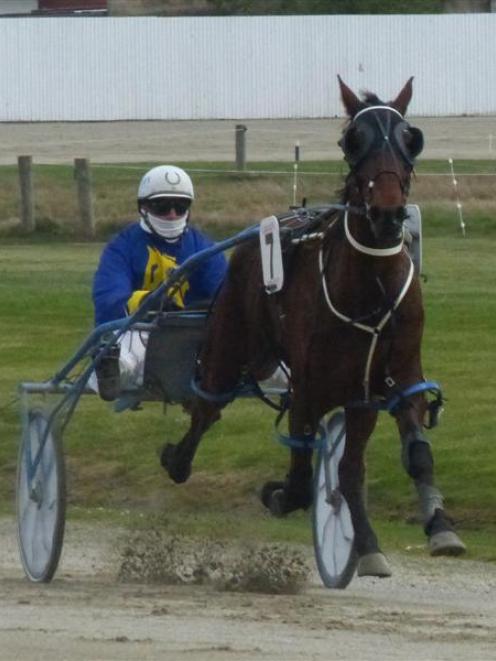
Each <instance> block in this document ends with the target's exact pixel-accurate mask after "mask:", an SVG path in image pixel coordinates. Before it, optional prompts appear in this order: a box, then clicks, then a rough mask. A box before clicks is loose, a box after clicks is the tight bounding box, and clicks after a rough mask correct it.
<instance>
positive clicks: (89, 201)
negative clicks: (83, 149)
mask: <svg viewBox="0 0 496 661" xmlns="http://www.w3.org/2000/svg"><path fill="white" fill-rule="evenodd" d="M74 178H75V180H76V184H77V192H78V202H79V221H80V226H81V229H82V230H83V234H84V236H85V238H87V239H93V238H94V236H95V215H94V212H93V194H92V190H91V171H90V162H89V160H88V159H87V158H75V159H74Z"/></svg>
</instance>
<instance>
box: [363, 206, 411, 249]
mask: <svg viewBox="0 0 496 661" xmlns="http://www.w3.org/2000/svg"><path fill="white" fill-rule="evenodd" d="M367 217H368V219H369V222H370V228H371V230H372V234H373V235H374V238H375V240H376V241H377V243H378V244H380V245H381V246H384V247H390V246H393V245H395V244H397V243H398V242H399V241H400V240H401V239H402V237H403V223H404V221H405V218H406V209H405V207H404V206H399V207H375V206H372V207H370V208H369V209H368V214H367Z"/></svg>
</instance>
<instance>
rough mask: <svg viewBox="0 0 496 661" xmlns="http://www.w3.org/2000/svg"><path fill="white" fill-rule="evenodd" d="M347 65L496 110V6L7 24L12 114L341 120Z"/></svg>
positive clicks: (426, 97)
mask: <svg viewBox="0 0 496 661" xmlns="http://www.w3.org/2000/svg"><path fill="white" fill-rule="evenodd" d="M338 73H339V74H340V75H341V76H342V78H343V79H344V80H345V82H346V83H347V84H349V85H350V86H351V87H352V88H353V89H354V90H358V89H370V90H372V91H374V92H376V93H377V94H378V95H379V96H381V97H383V98H384V99H385V100H387V99H390V98H392V97H394V96H395V95H396V94H397V93H398V91H399V90H400V88H401V87H402V85H403V84H404V82H405V81H406V80H407V79H408V78H409V76H411V75H414V76H415V82H414V85H415V92H414V98H413V102H412V104H411V107H410V113H409V114H410V115H417V116H443V115H463V114H493V113H496V14H445V15H416V16H413V15H408V16H401V15H389V16H342V15H341V16H279V17H276V16H272V17H194V18H190V17H188V18H182V17H172V18H152V17H146V18H4V19H0V121H92V120H100V121H103V120H124V119H136V120H138V119H139V120H144V119H241V118H244V119H257V118H303V117H308V118H316V117H333V116H340V115H342V106H341V102H340V99H339V90H338V85H337V80H336V74H338Z"/></svg>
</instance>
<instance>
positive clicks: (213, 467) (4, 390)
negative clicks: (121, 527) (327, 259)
mask: <svg viewBox="0 0 496 661" xmlns="http://www.w3.org/2000/svg"><path fill="white" fill-rule="evenodd" d="M270 166H271V167H276V166H277V167H280V166H278V165H277V164H270ZM431 166H432V168H435V167H436V166H435V164H431ZM467 167H469V165H467ZM479 167H484V165H480V164H479ZM126 172H127V171H126V170H124V169H116V170H114V169H113V168H109V171H108V172H106V174H105V176H106V177H107V179H105V181H106V184H105V186H106V187H107V188H106V189H105V186H104V181H103V180H102V181H101V182H100V184H99V185H101V186H102V190H104V189H105V190H107V196H108V201H107V204H108V208H109V209H110V208H114V207H116V206H118V205H117V204H115V201H116V200H117V199H118V200H121V196H120V192H121V191H126V196H127V197H128V198H129V197H131V199H132V198H133V196H134V189H133V186H131V179H132V180H133V182H135V180H136V172H133V174H132V177H129V175H128V174H125V173H126ZM119 173H120V175H119ZM7 174H8V172H7ZM0 176H6V171H5V170H4V171H0ZM9 176H10V175H9ZM47 176H48V175H47ZM99 176H102V177H103V175H99ZM114 176H115V178H116V180H118V182H117V183H116V184H115V190H112V189H111V187H110V184H109V182H110V181H113V179H112V178H113V177H114ZM119 176H122V178H123V181H122V182H121V181H120V180H119ZM233 177H234V180H236V179H237V180H239V175H233ZM256 181H257V180H256V178H255V180H254V181H253V182H252V183H250V186H253V190H257V191H258V192H260V189H259V186H257V184H256ZM64 183H65V185H67V186H69V179H67V180H65V181H64V180H61V182H60V185H61V187H63V185H64ZM259 183H260V182H259ZM230 190H231V194H234V190H235V189H234V188H232V189H230ZM211 194H212V195H214V191H213V190H212V191H211ZM223 194H226V193H225V192H224V193H223ZM266 194H267V193H266V192H264V195H266ZM122 195H124V193H122ZM429 195H431V198H432V195H433V192H432V191H431V193H429ZM269 198H270V194H269ZM431 198H429V199H431ZM222 199H223V198H222V196H221V200H222ZM264 199H265V200H266V201H265V215H267V213H268V212H269V211H271V210H277V209H278V207H277V205H275V208H274V205H272V206H270V205H269V202H267V198H264ZM429 199H427V201H426V205H425V209H424V228H425V235H426V239H425V243H424V271H425V275H426V277H427V279H426V281H425V282H424V284H423V290H424V295H425V303H426V312H427V324H426V333H425V342H424V371H425V375H426V377H428V378H432V379H435V380H437V381H439V382H440V383H441V385H442V386H443V389H444V391H445V395H446V397H447V399H448V401H447V406H446V412H445V414H444V416H443V418H442V422H441V425H440V427H439V428H437V429H436V430H434V431H433V432H431V434H430V435H431V438H432V440H433V446H434V456H435V461H436V468H437V475H438V483H439V485H440V487H441V488H442V490H443V492H444V494H445V496H446V503H447V506H448V508H449V510H450V512H451V513H452V514H453V515H454V517H455V519H456V520H457V521H458V523H459V526H460V528H461V530H462V533H463V536H464V538H465V539H466V540H468V542H469V543H470V544H471V557H478V558H485V559H492V560H496V552H495V551H494V549H495V548H496V544H495V543H496V525H495V521H494V503H495V500H496V488H495V484H496V481H495V473H496V445H495V443H494V439H493V434H492V425H493V422H494V413H493V410H494V402H495V399H496V398H495V388H494V385H493V384H494V328H495V320H496V296H495V295H494V294H495V285H494V282H495V280H494V252H495V247H496V223H495V221H494V219H493V218H494V214H493V215H492V216H491V213H490V212H488V211H487V209H488V208H491V207H492V204H493V203H492V201H490V204H489V203H487V204H486V205H485V206H484V204H483V200H478V199H476V198H475V197H474V200H473V201H472V204H473V205H474V206H473V209H476V210H475V211H474V210H472V212H471V214H470V215H468V216H467V219H466V220H467V227H468V232H467V236H466V237H465V238H463V237H462V236H461V235H460V233H459V230H458V227H457V218H456V215H455V214H454V212H453V211H452V210H451V211H450V210H449V208H448V206H447V205H440V206H435V205H434V204H433V203H432V204H430V203H429ZM121 202H122V200H121ZM5 203H6V202H5V199H4V200H3V201H2V199H1V196H0V209H1V208H2V205H5ZM213 203H214V201H213V199H212V205H213ZM476 204H479V205H480V206H479V207H477V206H476ZM218 208H219V214H221V215H222V214H226V213H227V212H226V211H225V209H224V207H222V204H221V202H218ZM283 209H284V206H282V207H281V210H283ZM254 217H255V218H256V217H257V216H256V215H255V216H254ZM254 217H252V218H251V219H250V220H253V218H254ZM240 222H241V220H240V219H237V224H239V223H240ZM1 223H2V221H0V225H1ZM205 224H208V222H207V221H205ZM222 227H223V226H222ZM226 234H229V232H228V231H226ZM100 250H101V244H97V243H74V242H69V241H63V242H55V241H53V240H50V241H49V240H46V237H45V239H44V240H43V237H42V236H41V235H38V236H37V237H36V239H35V240H34V241H33V240H28V239H22V240H19V239H16V238H15V237H10V238H9V240H8V241H6V242H4V244H3V245H2V246H0V269H1V278H0V309H1V311H2V312H1V315H0V365H1V371H0V509H1V510H2V511H4V512H8V511H12V503H13V498H14V490H15V464H16V450H17V443H18V438H19V423H18V402H17V401H16V386H17V384H18V383H19V382H20V381H22V380H43V379H45V378H47V377H49V376H51V375H52V374H53V373H54V371H55V370H56V369H57V368H58V367H59V366H61V365H62V364H63V363H64V362H65V361H66V360H67V358H68V357H69V356H70V355H71V354H72V353H73V351H74V350H75V349H76V348H77V346H78V345H79V344H80V342H81V341H82V340H83V339H84V338H85V337H86V335H87V334H88V332H89V331H90V329H91V327H92V309H91V302H90V287H91V278H92V273H93V271H94V269H95V266H96V263H97V260H98V256H99V253H100ZM273 422H274V414H273V412H272V411H271V410H269V409H267V408H266V407H264V406H263V404H261V403H259V402H256V401H252V400H249V401H238V402H235V403H234V404H233V405H232V406H231V407H229V408H228V409H226V411H225V413H224V417H223V420H222V421H221V422H220V423H218V424H217V425H216V426H214V428H213V429H212V430H211V431H209V432H208V434H207V435H206V437H205V439H204V443H203V445H202V446H201V448H200V450H199V453H198V456H197V460H196V462H195V466H194V474H193V476H192V478H191V480H190V481H189V482H188V483H187V484H186V485H182V486H176V485H173V484H171V483H170V481H169V480H168V479H167V478H166V476H165V474H164V473H163V471H162V469H161V468H160V466H159V463H158V459H157V453H158V449H159V448H160V446H161V445H162V444H163V443H164V441H165V440H166V439H167V440H169V439H170V440H172V441H176V440H178V439H179V438H180V436H181V433H182V431H183V430H184V429H185V425H186V418H185V416H184V415H183V413H182V412H181V410H180V409H179V408H178V407H169V408H168V410H167V412H166V415H165V416H164V414H163V410H162V408H161V406H159V405H158V404H151V403H149V404H145V405H144V407H143V410H141V411H136V412H126V413H122V414H119V415H117V414H115V413H113V412H112V410H111V407H110V406H108V405H106V404H105V403H103V402H101V401H100V400H98V399H97V398H96V397H94V398H93V397H86V398H83V400H82V401H81V403H80V406H79V407H78V409H77V411H76V414H75V416H74V418H73V420H72V421H71V424H70V425H69V428H68V429H67V431H66V434H65V438H64V441H65V449H66V458H67V465H68V472H69V488H68V492H69V502H70V504H71V506H72V509H71V513H72V514H71V515H74V516H76V515H77V516H81V517H87V516H91V517H95V516H103V517H107V518H108V517H110V518H118V519H119V521H123V522H130V523H132V524H133V525H140V522H142V523H143V522H146V523H149V522H150V521H152V520H153V521H156V522H159V523H160V524H161V525H165V526H170V527H171V528H172V529H186V530H196V531H200V532H201V531H205V532H209V533H210V534H216V535H227V534H230V535H235V536H247V537H253V536H256V537H259V538H265V539H286V540H295V541H310V526H309V524H308V516H307V515H305V514H297V515H294V516H291V517H289V518H288V519H287V520H284V521H276V520H273V519H271V518H270V517H268V516H267V515H266V514H265V513H264V512H262V508H261V506H260V504H259V501H258V497H257V490H258V489H259V488H260V486H261V485H262V484H263V482H264V481H265V480H266V479H274V478H280V477H283V476H284V474H285V472H286V469H287V451H286V450H285V449H284V448H282V446H279V445H278V444H277V443H276V442H274V441H273ZM368 469H369V473H368V485H369V503H370V511H371V514H372V516H373V520H374V522H375V523H376V525H377V529H378V532H379V533H380V536H381V540H382V542H383V546H384V548H385V549H386V550H387V549H388V548H389V549H397V548H405V547H407V546H408V547H409V548H411V549H413V552H415V549H418V548H419V547H420V546H421V545H422V543H423V535H422V532H421V530H420V527H419V526H418V525H416V526H412V525H407V524H406V523H405V521H406V520H407V519H408V518H410V517H412V515H415V514H416V505H415V498H414V494H413V489H412V487H411V484H410V483H409V480H408V478H407V476H406V475H405V474H404V472H403V469H402V468H401V464H400V456H399V441H398V438H397V434H396V431H395V428H394V426H393V422H392V420H391V419H389V418H388V417H387V416H386V415H385V414H384V416H383V417H382V419H381V420H380V424H379V426H378V429H377V432H376V433H375V435H374V438H373V439H372V441H371V443H370V446H369V450H368ZM98 508H101V509H98Z"/></svg>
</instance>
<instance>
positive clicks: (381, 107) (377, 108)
mask: <svg viewBox="0 0 496 661" xmlns="http://www.w3.org/2000/svg"><path fill="white" fill-rule="evenodd" d="M369 110H389V111H390V112H394V113H395V114H396V115H398V117H401V119H404V117H403V115H402V114H401V113H400V112H399V111H398V110H396V108H391V107H390V106H368V107H367V108H364V109H363V110H360V112H357V114H356V115H355V116H354V117H353V119H352V120H351V121H352V122H354V121H355V119H356V118H357V117H360V115H363V114H364V113H366V112H369Z"/></svg>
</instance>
